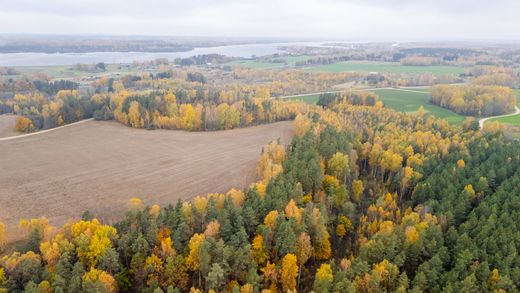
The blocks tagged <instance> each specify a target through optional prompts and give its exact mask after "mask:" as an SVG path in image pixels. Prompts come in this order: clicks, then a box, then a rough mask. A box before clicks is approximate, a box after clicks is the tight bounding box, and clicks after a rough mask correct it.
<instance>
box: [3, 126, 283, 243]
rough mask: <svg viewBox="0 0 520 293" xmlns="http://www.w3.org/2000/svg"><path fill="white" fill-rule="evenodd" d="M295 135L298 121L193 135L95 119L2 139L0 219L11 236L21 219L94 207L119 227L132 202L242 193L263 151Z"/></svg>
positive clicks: (55, 218) (59, 217) (56, 221)
mask: <svg viewBox="0 0 520 293" xmlns="http://www.w3.org/2000/svg"><path fill="white" fill-rule="evenodd" d="M291 136H292V127H291V122H280V123H275V124H270V125H262V126H257V127H250V128H243V129H236V130H229V131H218V132H191V133H190V132H184V131H168V130H154V131H147V130H140V129H132V128H129V127H125V126H122V125H120V124H117V123H115V122H97V121H88V122H85V123H82V124H78V125H72V126H71V127H68V128H63V129H59V130H56V131H54V132H48V133H42V134H41V135H34V136H28V137H21V138H17V139H13V140H8V141H0V153H1V154H3V155H1V156H0V168H1V171H0V186H1V188H0V220H1V221H3V222H4V223H6V225H7V226H8V230H9V232H11V233H10V234H11V235H13V232H14V231H17V230H16V227H17V223H18V220H19V219H20V218H30V217H32V218H36V217H40V216H46V217H47V218H49V220H50V221H51V224H53V225H61V224H63V223H64V222H66V221H67V219H70V218H72V217H74V218H78V217H80V215H81V214H82V213H83V212H84V211H86V210H90V211H91V212H93V213H94V214H95V215H96V216H98V217H99V218H102V219H104V220H105V221H109V222H112V221H114V220H115V219H116V218H117V217H119V216H121V215H122V213H123V212H124V210H125V209H126V207H127V203H128V201H129V199H130V198H132V197H139V198H141V199H143V201H144V202H145V203H147V204H155V203H157V204H161V205H165V204H167V203H175V202H176V201H177V200H178V199H179V198H191V197H194V196H196V195H200V194H206V193H209V192H225V191H227V190H229V189H230V188H232V187H238V188H242V187H245V186H247V185H248V184H249V183H250V182H252V181H254V180H255V179H256V178H255V177H256V173H255V169H256V163H257V161H258V159H259V156H260V152H261V149H262V146H264V145H265V144H266V143H268V142H270V141H271V140H273V139H278V138H281V139H282V142H284V143H287V142H289V140H290V138H291ZM10 240H15V239H13V238H12V237H11V239H10Z"/></svg>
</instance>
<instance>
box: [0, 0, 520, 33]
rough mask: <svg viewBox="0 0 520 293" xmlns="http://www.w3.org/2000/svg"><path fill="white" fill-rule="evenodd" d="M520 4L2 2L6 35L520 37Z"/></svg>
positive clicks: (487, 0) (459, 0)
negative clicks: (519, 13)
mask: <svg viewBox="0 0 520 293" xmlns="http://www.w3.org/2000/svg"><path fill="white" fill-rule="evenodd" d="M518 11H520V1H518V0H183V1H178V0H145V1H143V0H45V1H42V0H0V33H9V34H19V33H23V34H102V35H151V36H213V37H219V36H222V37H278V38H321V39H330V40H333V39H334V40H382V41H383V40H402V41H405V40H518V39H520V33H519V32H520V17H518Z"/></svg>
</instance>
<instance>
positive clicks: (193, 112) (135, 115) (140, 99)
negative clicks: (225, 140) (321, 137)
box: [93, 91, 307, 131]
mask: <svg viewBox="0 0 520 293" xmlns="http://www.w3.org/2000/svg"><path fill="white" fill-rule="evenodd" d="M177 94H178V95H179V97H180V99H179V100H178V99H177V96H176V94H174V93H173V92H171V91H170V92H167V93H160V92H153V93H150V94H138V93H128V92H121V93H117V94H113V95H112V96H111V98H110V101H109V100H108V99H107V98H106V97H103V96H101V95H97V96H94V97H93V99H94V100H97V101H105V106H103V107H102V108H101V109H100V110H99V111H97V112H95V113H94V118H96V119H99V120H108V119H112V118H114V119H115V120H116V121H119V122H121V123H123V124H125V125H128V126H130V127H134V128H147V129H156V128H159V129H184V130H190V131H200V130H222V129H232V128H237V127H244V126H251V125H258V124H262V123H271V122H276V121H281V120H290V119H294V118H295V117H296V115H297V114H299V113H305V112H306V110H307V109H306V105H304V104H303V103H299V102H292V103H284V102H281V101H279V100H273V99H269V98H267V99H260V98H244V99H239V100H236V101H233V100H230V101H229V102H225V97H224V96H220V95H217V96H215V97H214V99H213V100H209V101H208V100H199V99H197V97H196V96H194V97H193V98H194V99H191V100H190V99H189V98H187V97H186V96H185V94H186V93H185V92H182V91H178V92H177Z"/></svg>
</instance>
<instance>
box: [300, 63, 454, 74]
mask: <svg viewBox="0 0 520 293" xmlns="http://www.w3.org/2000/svg"><path fill="white" fill-rule="evenodd" d="M306 70H308V71H312V72H341V71H359V72H389V73H404V74H418V73H431V74H433V75H445V74H454V75H458V74H461V73H464V68H462V67H455V66H404V65H401V64H399V63H397V62H361V61H348V62H339V63H334V64H327V65H319V66H315V67H308V68H307V69H306Z"/></svg>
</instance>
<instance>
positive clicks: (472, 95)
mask: <svg viewBox="0 0 520 293" xmlns="http://www.w3.org/2000/svg"><path fill="white" fill-rule="evenodd" d="M429 102H430V103H433V104H435V105H438V106H440V107H443V108H446V109H450V110H452V111H453V112H455V113H458V114H461V115H467V116H478V117H486V116H495V115H500V114H506V113H510V112H512V111H514V109H515V105H516V95H515V93H514V92H513V91H512V90H511V89H510V88H507V87H503V86H483V85H436V86H433V87H431V89H430V98H429Z"/></svg>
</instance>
